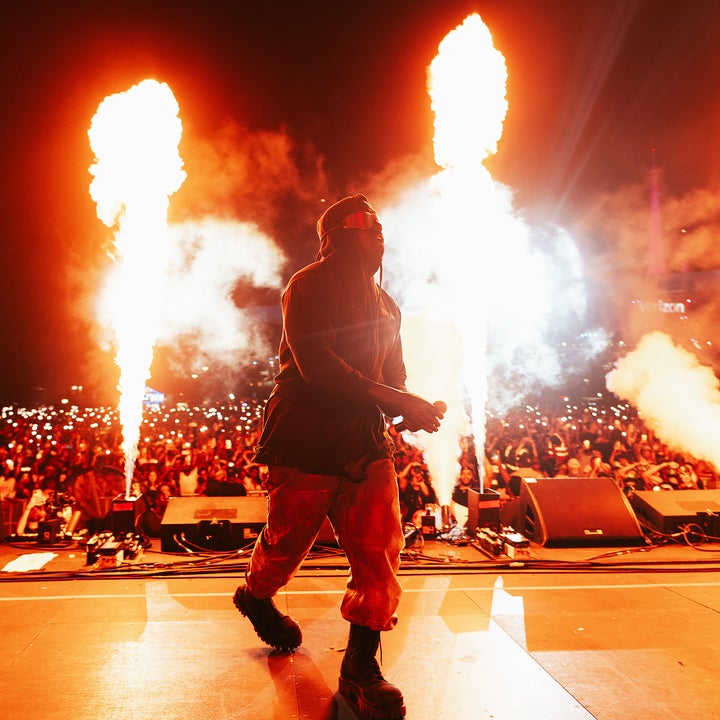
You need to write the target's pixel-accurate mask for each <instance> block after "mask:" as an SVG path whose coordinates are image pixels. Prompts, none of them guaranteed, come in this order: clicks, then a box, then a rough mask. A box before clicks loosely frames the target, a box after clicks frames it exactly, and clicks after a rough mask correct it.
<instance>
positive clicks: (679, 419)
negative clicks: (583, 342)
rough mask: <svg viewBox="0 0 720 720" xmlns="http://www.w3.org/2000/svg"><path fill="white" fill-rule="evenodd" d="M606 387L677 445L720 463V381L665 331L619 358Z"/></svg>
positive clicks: (676, 446) (717, 466)
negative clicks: (719, 441) (627, 402)
mask: <svg viewBox="0 0 720 720" xmlns="http://www.w3.org/2000/svg"><path fill="white" fill-rule="evenodd" d="M607 388H608V390H610V391H611V392H613V393H615V394H616V395H618V396H619V397H621V398H624V399H625V400H627V401H629V402H630V403H632V404H633V405H634V406H635V407H636V408H637V409H638V410H639V411H640V413H642V416H643V419H644V420H645V421H646V422H647V423H648V425H649V426H650V427H652V428H653V429H654V430H655V432H656V434H657V436H658V437H659V438H660V439H661V440H662V441H663V442H664V443H666V444H667V445H669V446H670V447H671V448H673V449H675V450H680V451H683V452H688V453H690V454H691V455H693V456H694V457H696V458H698V459H702V460H707V461H709V462H711V463H713V465H715V467H716V468H720V444H718V437H720V385H719V384H718V380H717V378H716V377H715V373H714V372H713V370H712V368H710V367H708V366H705V365H701V364H700V363H699V362H698V359H697V358H696V357H695V355H693V354H692V353H690V352H688V351H687V350H685V349H684V348H682V347H680V346H679V345H676V344H675V343H674V342H673V340H672V338H671V337H670V336H669V335H667V334H665V333H661V332H653V333H649V334H647V335H645V336H643V337H642V338H641V339H640V341H639V343H638V344H637V347H636V348H635V350H633V351H632V352H630V353H628V354H627V355H626V356H625V357H623V358H622V359H621V360H619V361H618V362H617V363H616V367H615V369H614V370H613V371H612V372H610V373H609V374H608V376H607Z"/></svg>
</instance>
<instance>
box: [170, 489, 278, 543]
mask: <svg viewBox="0 0 720 720" xmlns="http://www.w3.org/2000/svg"><path fill="white" fill-rule="evenodd" d="M266 519H267V498H266V497H265V496H258V497H243V496H235V497H222V496H216V497H207V496H204V495H199V496H197V497H189V496H183V497H171V498H170V499H169V500H168V505H167V508H166V509H165V514H164V515H163V519H162V523H161V526H160V540H161V548H162V551H163V552H184V551H185V548H184V547H183V546H182V544H181V543H183V544H185V545H187V546H188V547H189V548H191V549H197V548H200V549H205V550H237V549H239V548H241V547H244V546H246V545H250V544H251V543H253V542H254V541H255V539H256V538H257V536H258V534H259V533H260V530H262V528H263V526H264V525H265V521H266Z"/></svg>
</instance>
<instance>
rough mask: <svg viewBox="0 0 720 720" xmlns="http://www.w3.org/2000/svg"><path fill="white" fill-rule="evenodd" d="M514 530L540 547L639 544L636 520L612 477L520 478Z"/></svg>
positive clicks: (639, 531)
mask: <svg viewBox="0 0 720 720" xmlns="http://www.w3.org/2000/svg"><path fill="white" fill-rule="evenodd" d="M519 517H520V523H519V524H520V527H518V528H516V530H518V531H519V532H521V533H523V534H524V535H525V536H526V537H528V538H529V539H531V540H532V541H534V542H536V543H537V544H539V545H543V546H545V547H584V546H589V545H592V546H606V547H620V546H627V545H644V544H645V542H646V541H645V537H644V535H643V533H642V529H641V527H640V524H639V523H638V520H637V517H636V516H635V514H634V513H633V510H632V507H631V506H630V503H629V502H628V499H627V498H626V497H625V495H624V493H623V492H622V490H621V489H620V488H619V487H618V486H617V485H616V483H615V481H614V480H613V479H612V478H608V477H590V478H576V477H573V478H523V481H522V484H521V485H520V513H519Z"/></svg>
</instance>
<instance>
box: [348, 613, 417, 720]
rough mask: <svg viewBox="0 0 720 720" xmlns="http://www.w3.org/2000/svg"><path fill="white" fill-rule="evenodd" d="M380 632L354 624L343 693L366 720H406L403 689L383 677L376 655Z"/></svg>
mask: <svg viewBox="0 0 720 720" xmlns="http://www.w3.org/2000/svg"><path fill="white" fill-rule="evenodd" d="M379 645H380V633H379V632H378V631H377V630H371V629H370V628H368V627H364V626H363V625H350V637H349V638H348V644H347V647H346V648H345V656H344V657H343V661H342V665H341V666H340V682H339V690H340V694H341V695H342V696H343V697H344V698H345V699H347V700H349V701H350V702H351V703H353V704H354V705H355V706H356V707H357V709H358V715H360V717H361V718H363V720H365V719H366V718H367V719H368V720H402V718H403V717H405V704H404V703H403V696H402V693H401V692H400V690H398V688H396V687H395V686H394V685H393V684H391V683H389V682H388V681H387V680H385V678H384V677H383V676H382V673H381V672H380V666H379V665H378V663H377V660H376V659H375V653H376V652H377V649H378V646H379Z"/></svg>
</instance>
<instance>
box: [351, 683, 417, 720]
mask: <svg viewBox="0 0 720 720" xmlns="http://www.w3.org/2000/svg"><path fill="white" fill-rule="evenodd" d="M338 692H339V693H340V695H342V696H343V698H345V700H347V701H348V702H349V703H350V704H351V705H352V706H353V709H354V710H355V712H356V714H357V715H358V716H359V717H360V718H361V720H403V718H404V717H405V705H404V703H403V702H402V701H401V704H396V705H394V706H391V707H379V706H378V705H375V704H374V703H371V702H368V701H367V700H366V699H365V697H364V695H363V692H362V689H361V688H359V687H358V686H357V685H356V684H355V683H353V682H351V681H350V680H347V679H346V678H344V677H342V675H341V676H340V679H339V681H338Z"/></svg>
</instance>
